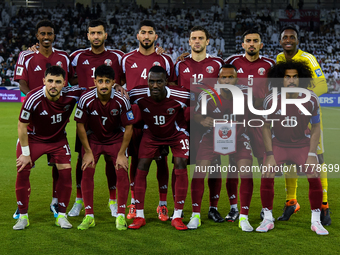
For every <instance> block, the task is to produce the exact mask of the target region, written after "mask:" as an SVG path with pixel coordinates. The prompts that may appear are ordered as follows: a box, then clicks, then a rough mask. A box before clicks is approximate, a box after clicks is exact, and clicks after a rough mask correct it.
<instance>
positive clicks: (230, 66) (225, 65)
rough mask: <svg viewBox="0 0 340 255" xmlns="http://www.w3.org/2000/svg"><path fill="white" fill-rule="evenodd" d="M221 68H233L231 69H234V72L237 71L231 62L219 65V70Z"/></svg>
mask: <svg viewBox="0 0 340 255" xmlns="http://www.w3.org/2000/svg"><path fill="white" fill-rule="evenodd" d="M223 68H233V69H234V70H235V71H236V73H237V68H236V66H234V65H232V64H224V65H223V66H221V68H220V71H221V70H222V69H223Z"/></svg>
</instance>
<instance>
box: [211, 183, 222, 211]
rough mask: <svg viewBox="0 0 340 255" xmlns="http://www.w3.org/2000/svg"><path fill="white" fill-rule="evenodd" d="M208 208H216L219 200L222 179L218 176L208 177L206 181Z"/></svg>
mask: <svg viewBox="0 0 340 255" xmlns="http://www.w3.org/2000/svg"><path fill="white" fill-rule="evenodd" d="M208 186H209V198H210V206H212V207H217V205H218V200H219V199H220V194H221V186H222V179H221V177H218V176H214V177H212V176H210V178H209V179H208Z"/></svg>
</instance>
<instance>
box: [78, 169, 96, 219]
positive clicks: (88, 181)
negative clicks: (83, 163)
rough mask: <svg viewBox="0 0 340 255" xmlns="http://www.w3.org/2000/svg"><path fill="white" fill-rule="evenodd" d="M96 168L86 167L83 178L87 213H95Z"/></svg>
mask: <svg viewBox="0 0 340 255" xmlns="http://www.w3.org/2000/svg"><path fill="white" fill-rule="evenodd" d="M94 171H95V170H94V168H90V167H88V168H86V170H85V171H84V173H83V178H82V180H81V186H82V193H83V200H84V206H85V214H86V215H88V214H93V189H94V180H93V177H94Z"/></svg>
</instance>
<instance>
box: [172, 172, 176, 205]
mask: <svg viewBox="0 0 340 255" xmlns="http://www.w3.org/2000/svg"><path fill="white" fill-rule="evenodd" d="M175 184H176V174H175V168H174V169H172V174H171V189H172V198H173V200H174V203H175V195H176V192H175Z"/></svg>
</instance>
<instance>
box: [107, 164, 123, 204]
mask: <svg viewBox="0 0 340 255" xmlns="http://www.w3.org/2000/svg"><path fill="white" fill-rule="evenodd" d="M124 171H125V170H124ZM105 174H106V179H107V185H108V188H109V192H110V199H116V181H117V176H116V170H115V166H114V165H113V161H106V164H105Z"/></svg>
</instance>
